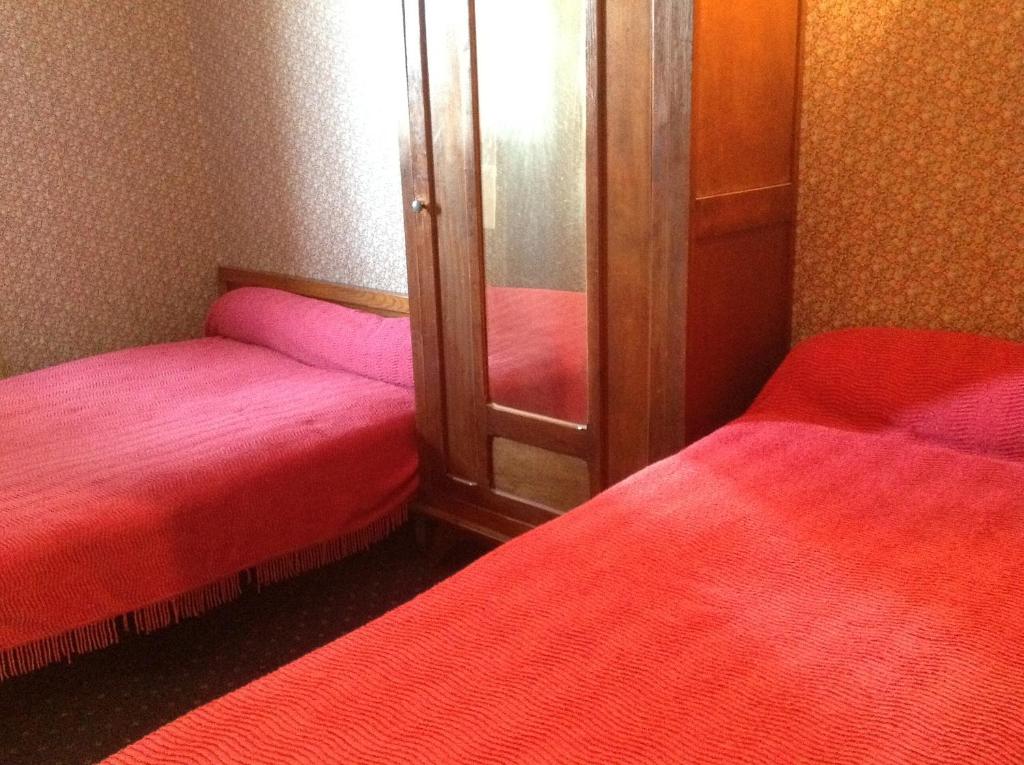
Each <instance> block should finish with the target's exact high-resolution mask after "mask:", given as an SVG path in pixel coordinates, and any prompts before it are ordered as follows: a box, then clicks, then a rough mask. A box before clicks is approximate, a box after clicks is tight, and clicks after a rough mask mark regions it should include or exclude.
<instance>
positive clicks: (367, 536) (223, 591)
mask: <svg viewBox="0 0 1024 765" xmlns="http://www.w3.org/2000/svg"><path fill="white" fill-rule="evenodd" d="M408 517H409V509H408V506H406V505H403V506H401V507H400V508H398V509H397V510H396V511H394V512H391V513H388V514H387V515H385V516H384V517H382V518H378V519H377V520H375V521H373V522H372V523H370V524H368V525H366V526H363V527H362V528H360V529H356V530H355V531H353V532H351V533H348V534H345V535H343V536H341V537H338V538H337V539H332V540H330V541H328V542H322V543H320V544H317V545H313V546H312V547H307V548H304V549H302V550H297V551H296V552H293V553H288V554H286V555H282V556H280V557H278V558H274V559H273V560H269V561H266V562H264V563H260V564H258V565H256V566H253V567H252V568H248V569H245V570H243V571H240V572H238V573H236V574H232V575H231V576H228V577H225V578H224V579H221V580H219V581H216V582H213V583H211V584H207V585H204V586H203V587H200V588H198V589H196V590H192V591H191V592H187V593H185V594H183V595H178V596H175V597H173V598H170V599H168V600H163V601H160V602H159V603H153V604H151V605H148V606H143V607H142V608H140V609H137V610H135V611H132V612H130V613H127V614H121V615H120V616H114V617H111V618H109V619H102V620H100V621H98V622H95V623H94V624H89V625H86V626H85V627H78V628H76V629H73V630H69V631H67V632H64V633H62V634H60V635H54V636H53V637H48V638H43V639H42V640H36V641H33V642H31V643H26V644H25V645H20V646H16V647H14V648H7V649H4V650H0V681H3V680H6V679H8V678H12V677H15V676H17V675H24V674H27V673H29V672H32V671H34V670H37V669H40V668H42V667H45V666H46V665H48V664H54V663H56V662H59V661H71V659H72V658H74V657H75V656H79V655H81V654H84V653H89V652H90V651H98V650H100V649H102V648H106V647H108V646H111V645H113V644H114V643H117V642H118V641H119V640H120V638H121V635H122V634H124V633H127V632H134V633H138V634H143V635H145V634H149V633H151V632H155V631H157V630H160V629H163V628H165V627H169V626H170V625H172V624H177V623H178V622H180V621H181V620H182V619H188V618H191V617H194V616H200V615H202V614H204V613H206V612H207V611H210V610H212V609H214V608H216V607H218V606H221V605H224V604H225V603H228V602H229V601H232V600H234V599H235V598H237V597H239V596H240V595H241V594H242V585H243V579H244V582H245V583H255V585H256V588H257V590H258V589H260V588H262V587H265V586H267V585H270V584H276V583H277V582H282V581H284V580H286V579H289V578H291V577H294V576H298V575H299V574H303V573H305V572H307V571H311V570H313V569H316V568H321V567H323V566H326V565H328V564H331V563H336V562H337V561H339V560H341V559H342V558H345V557H347V556H349V555H352V554H354V553H357V552H360V551H362V550H365V549H366V548H368V547H369V546H370V545H372V544H374V543H375V542H379V541H381V540H382V539H384V538H385V537H387V536H388V535H389V534H391V533H392V532H393V531H395V530H396V529H398V527H400V526H401V525H402V524H403V523H405V522H406V520H407V519H408Z"/></svg>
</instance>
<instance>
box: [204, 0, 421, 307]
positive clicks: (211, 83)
mask: <svg viewBox="0 0 1024 765" xmlns="http://www.w3.org/2000/svg"><path fill="white" fill-rule="evenodd" d="M189 17H190V22H191V28H192V38H193V55H194V61H195V72H196V79H197V85H198V92H199V103H200V113H201V121H202V127H203V141H204V149H205V156H206V169H207V173H208V176H209V179H210V185H211V188H212V191H213V198H214V210H215V217H216V221H217V245H218V251H219V253H220V255H219V260H220V262H221V263H222V264H225V265H232V266H237V267H243V268H254V269H260V270H267V271H277V272H281V273H288V274H295V275H300V276H307V277H313V278H318V279H326V280H329V281H335V282H343V283H347V284H353V285H357V286H364V287H371V288H375V289H384V290H390V291H394V292H402V293H405V292H406V291H407V283H406V268H405V242H404V231H403V219H402V192H401V178H400V170H399V152H398V127H399V124H400V123H399V118H400V117H401V116H402V114H403V111H402V110H404V98H405V76H404V65H403V62H404V53H403V37H402V14H401V7H400V4H399V3H367V2H362V1H361V0H333V1H332V2H318V3H314V2H292V1H291V0H274V1H272V2H262V3H258V4H242V3H238V2H235V0H193V2H192V3H191V4H190V5H189Z"/></svg>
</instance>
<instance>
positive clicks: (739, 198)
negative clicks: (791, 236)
mask: <svg viewBox="0 0 1024 765" xmlns="http://www.w3.org/2000/svg"><path fill="white" fill-rule="evenodd" d="M795 195H796V187H795V186H794V184H792V183H781V184H779V185H777V186H766V187H764V188H760V189H748V190H745V191H737V192H733V193H731V194H716V195H715V196H712V197H701V198H699V199H697V200H696V202H695V203H694V215H693V228H694V236H695V237H696V238H697V239H709V238H712V237H716V236H727V235H728V234H736V233H739V232H740V231H749V230H750V229H753V228H763V227H765V226H775V225H778V224H780V223H792V221H793V220H794V217H795V210H794V204H795Z"/></svg>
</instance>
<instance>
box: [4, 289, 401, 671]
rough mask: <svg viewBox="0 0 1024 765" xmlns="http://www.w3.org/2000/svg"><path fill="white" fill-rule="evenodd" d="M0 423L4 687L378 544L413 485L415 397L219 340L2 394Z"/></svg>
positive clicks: (160, 350) (99, 362) (98, 362)
mask: <svg viewBox="0 0 1024 765" xmlns="http://www.w3.org/2000/svg"><path fill="white" fill-rule="evenodd" d="M252 297H253V296H251V295H250V296H248V297H247V296H245V295H242V296H241V297H240V298H239V297H232V301H234V302H236V303H237V302H238V301H239V300H241V301H242V302H244V301H245V300H247V299H250V298H252ZM255 297H256V298H259V297H260V296H259V295H258V294H256V295H255ZM271 297H272V298H273V296H271ZM289 297H290V299H294V296H289ZM274 299H276V298H274ZM225 300H226V299H225ZM300 300H301V299H300ZM286 302H287V301H286ZM236 307H238V306H237V305H236ZM335 308H336V307H335ZM264 309H265V310H270V309H269V308H268V307H267V306H266V305H264ZM214 310H215V313H216V311H217V309H216V308H215V309H214ZM315 310H316V311H319V310H320V309H319V307H316V308H315ZM342 310H345V309H342ZM293 315H294V306H293ZM305 318H306V322H305V325H304V328H305V330H307V331H310V332H312V330H313V328H315V327H316V326H317V322H321V323H322V322H324V321H327V319H325V318H323V317H321V318H319V319H315V318H310V316H308V315H307V316H306V317H305ZM336 318H337V317H335V319H336ZM328 324H329V322H328ZM321 328H323V325H322V324H321ZM399 329H400V328H399ZM405 331H406V334H407V331H408V325H407V324H406V325H405ZM313 334H314V335H315V333H313ZM329 337H331V335H330V334H329V335H328V338H329ZM335 337H336V335H335ZM335 342H337V341H335ZM382 352H383V351H382ZM407 364H408V362H407ZM0 412H2V413H3V415H2V416H3V424H2V432H0V677H2V676H3V675H5V674H12V673H17V672H21V671H25V670H28V669H31V668H33V667H35V666H39V665H41V664H44V663H46V662H48V661H52V660H55V659H58V658H61V657H63V656H70V655H71V654H73V653H77V652H80V651H83V650H88V649H90V648H94V647H98V646H101V645H103V644H105V643H108V642H110V641H112V640H114V639H116V634H117V633H116V630H115V625H114V622H113V621H112V619H113V617H117V616H120V615H126V614H130V615H131V618H130V619H128V621H129V622H133V623H134V626H136V627H138V628H141V629H143V630H147V629H152V628H155V627H158V626H161V625H162V624H165V623H167V622H168V621H172V620H173V619H175V618H177V617H179V616H182V615H187V614H190V613H198V612H199V611H201V610H203V609H204V608H206V607H208V606H210V605H213V604H215V603H216V602H219V601H220V600H223V599H225V598H227V597H230V596H231V595H232V594H234V593H235V592H236V591H237V589H238V586H239V583H238V573H239V572H241V571H244V570H246V569H248V568H250V567H254V566H262V568H261V569H259V570H258V572H257V573H258V574H259V577H260V579H261V580H264V581H269V580H273V579H275V578H279V577H280V576H282V575H284V574H285V573H287V572H288V570H289V569H292V570H294V569H297V568H302V567H304V566H308V565H311V564H314V563H316V562H317V561H318V560H322V559H323V558H325V557H329V556H330V555H331V554H340V553H342V552H344V551H345V549H346V548H348V547H351V546H353V545H358V544H360V543H364V542H367V541H370V540H371V539H372V538H373V537H374V536H381V535H383V533H385V532H386V531H387V530H388V529H389V528H391V527H392V526H394V525H395V524H396V523H398V522H399V521H400V520H401V511H402V509H403V506H404V503H405V502H406V500H407V499H408V498H409V497H410V495H411V493H412V492H413V490H414V488H415V486H416V480H417V479H416V468H417V455H416V444H415V437H414V422H413V419H414V418H413V393H412V390H411V389H409V388H406V387H400V386H397V385H392V384H389V383H385V382H382V381H380V380H376V379H372V378H370V377H364V376H362V375H359V374H354V373H352V372H349V371H345V370H343V369H340V368H317V367H314V366H310V365H308V364H305V363H302V362H300V361H297V360H295V359H293V358H290V357H289V356H288V355H285V354H284V353H282V352H279V351H277V350H271V349H269V348H266V347H262V346H259V345H254V344H250V343H244V342H239V341H236V340H232V339H228V338H224V337H209V338H205V339H202V340H194V341H187V342H180V343H172V344H167V345H157V346H149V347H144V348H137V349H131V350H127V351H121V352H117V353H111V354H107V355H103V356H98V357H94V358H89V359H84V360H81V361H77V362H72V363H70V364H64V365H61V366H57V367H54V368H51V369H47V370H42V371H39V372H35V373H31V374H27V375H23V376H20V377H15V378H11V379H9V380H6V381H3V382H2V383H0ZM318 545H324V546H320V547H317V546H318ZM331 545H333V547H332V546H331ZM311 547H312V548H313V549H312V550H309V551H307V552H306V553H299V552H298V551H302V550H304V549H306V548H311ZM290 554H296V555H295V556H292V557H287V558H284V559H281V558H279V556H289V555H290ZM274 559H277V560H276V562H274Z"/></svg>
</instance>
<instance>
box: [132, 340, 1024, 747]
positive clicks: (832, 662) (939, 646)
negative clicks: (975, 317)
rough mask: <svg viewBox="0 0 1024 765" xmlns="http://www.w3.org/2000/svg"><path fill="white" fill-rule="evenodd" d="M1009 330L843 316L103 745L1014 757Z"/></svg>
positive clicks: (1013, 402) (1017, 576)
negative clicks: (283, 645)
mask: <svg viewBox="0 0 1024 765" xmlns="http://www.w3.org/2000/svg"><path fill="white" fill-rule="evenodd" d="M1022 459H1024V347H1022V346H1020V345H1016V344H1013V343H1001V342H997V341H989V340H982V339H980V338H971V337H967V336H962V335H945V334H941V333H902V332H887V331H874V332H851V333H840V334H837V335H831V336H826V337H823V338H820V339H818V340H816V341H812V342H811V343H808V344H805V345H804V346H801V347H800V348H799V349H797V350H796V351H794V353H793V355H792V356H791V358H790V360H789V361H788V362H787V363H786V364H785V365H784V367H783V369H782V370H781V371H780V372H779V373H778V375H777V376H776V377H775V378H774V380H773V381H772V382H771V383H770V385H769V387H768V389H767V390H766V391H765V393H764V394H763V395H762V397H761V399H760V400H759V402H758V403H757V404H756V405H755V407H754V409H753V410H752V411H751V412H750V413H749V414H748V415H747V416H746V417H744V418H743V419H741V420H739V421H738V422H736V423H734V424H732V425H729V426H727V427H725V428H724V429H722V430H720V431H718V432H717V433H715V434H713V435H711V436H709V437H708V438H706V439H704V440H703V441H701V442H699V443H697V444H695V445H694V446H692V447H690V448H689V449H687V450H685V451H683V452H682V453H681V454H679V455H677V456H674V457H672V458H670V459H667V460H665V461H663V462H661V463H659V464H657V465H655V466H653V467H651V468H649V469H648V470H646V471H644V472H642V473H640V474H638V475H636V476H634V477H633V478H631V479H629V480H627V481H626V482H624V483H622V484H620V485H618V486H616V487H615V488H613V489H611V490H609V491H607V492H606V493H604V494H602V495H601V496H599V497H597V498H595V499H594V500H592V501H590V502H589V503H587V504H586V505H584V506H582V507H580V508H578V509H577V510H574V511H572V512H570V513H568V514H567V515H566V516H564V517H563V518H561V519H559V520H557V521H554V522H552V523H550V524H548V525H546V526H543V527H541V528H540V529H537V530H536V531H534V532H531V533H530V534H527V535H525V536H524V537H521V538H519V539H516V540H514V541H512V542H510V543H508V544H507V545H505V546H503V547H501V548H499V549H498V550H496V551H495V552H494V553H492V554H491V555H489V556H487V557H486V558H484V559H482V560H480V561H479V562H477V563H476V564H474V565H472V566H471V567H469V568H468V569H466V570H465V571H463V572H462V573H460V574H458V575H456V576H455V577H453V578H452V579H450V580H448V581H446V582H444V583H442V584H441V585H439V586H438V587H435V588H434V589H433V590H431V591H430V592H428V593H426V594H425V595H423V596H421V597H419V598H417V599H416V600H414V601H412V602H411V603H408V604H406V605H405V606H403V607H401V608H399V609H397V610H395V611H393V612H392V613H390V614H388V615H386V616H384V617H383V618H381V619H379V620H377V621H375V622H373V623H371V624H369V625H368V626H366V627H365V628H363V629H361V630H358V631H356V632H354V633H352V634H351V635H348V636H346V637H344V638H342V639H340V640H338V641H336V642H335V643H332V644H330V645H328V646H326V647H324V648H322V649H320V650H318V651H316V652H314V653H312V654H310V655H308V656H306V657H305V658H303V659H300V660H299V661H296V662H294V663H293V664H290V665H288V666H286V667H285V668H283V669H282V670H280V671H278V672H276V673H274V674H272V675H269V676H267V677H265V678H263V679H261V680H258V681H256V682H255V683H252V684H251V685H249V686H246V687H244V688H242V689H241V690H239V691H237V692H235V693H232V694H230V695H228V696H225V697H224V698H222V699H220V700H218V701H215V702H213V703H211V704H209V705H207V706H204V707H202V708H200V709H198V710H197V711H194V712H192V713H190V714H189V715H187V716H185V717H183V718H182V719H180V720H178V721H177V722H174V723H172V724H171V725H169V726H167V727H165V728H163V729H162V730H160V731H158V732H156V733H155V734H154V735H152V736H150V737H148V738H146V739H143V740H142V741H141V742H139V743H137V744H135V745H134V746H132V747H130V748H129V749H127V750H125V751H124V752H122V753H121V754H120V755H118V756H116V757H114V758H113V762H117V763H154V762H168V763H170V762H190V763H326V762H416V763H420V762H436V763H455V762H467V763H471V762H490V763H498V762H528V763H538V762H552V763H557V762H608V763H630V762H718V763H736V762H745V763H762V762H763V763H797V762H823V763H854V762H892V763H897V762H929V763H964V762H984V763H995V762H1002V763H1020V762H1024V652H1022V646H1024V607H1022V603H1024V600H1022V595H1021V586H1022V581H1024V463H1022Z"/></svg>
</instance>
